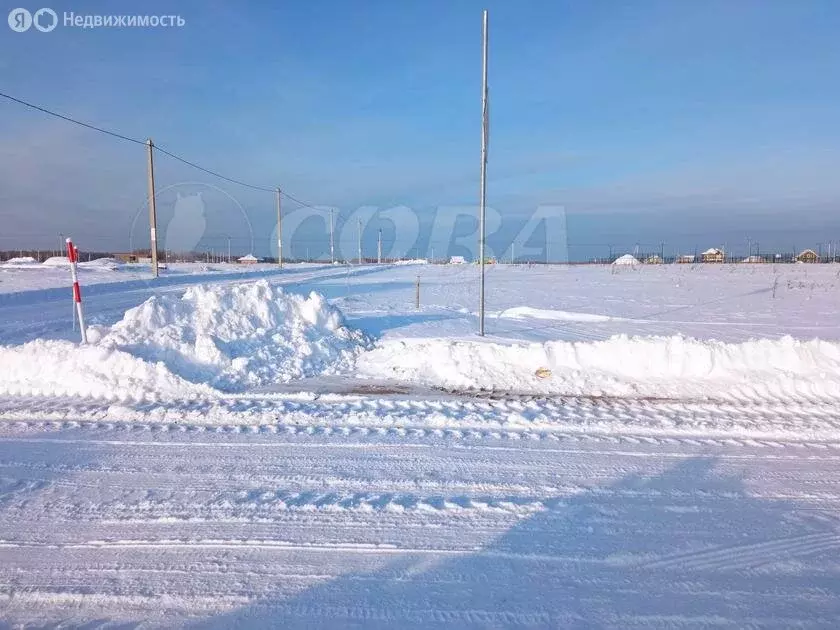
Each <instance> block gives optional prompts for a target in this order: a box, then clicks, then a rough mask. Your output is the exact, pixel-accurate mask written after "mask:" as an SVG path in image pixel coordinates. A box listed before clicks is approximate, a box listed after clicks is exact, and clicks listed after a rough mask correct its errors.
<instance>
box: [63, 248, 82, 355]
mask: <svg viewBox="0 0 840 630" xmlns="http://www.w3.org/2000/svg"><path fill="white" fill-rule="evenodd" d="M67 258H68V259H69V260H70V273H71V274H72V275H73V302H75V303H76V314H77V315H78V316H79V330H81V332H82V343H87V331H86V330H85V318H84V316H83V315H82V291H81V290H80V289H79V275H78V273H77V272H76V263H77V262H78V261H79V250H78V249H76V247H75V246H74V245H73V241H72V240H71V239H70V238H69V237H68V239H67Z"/></svg>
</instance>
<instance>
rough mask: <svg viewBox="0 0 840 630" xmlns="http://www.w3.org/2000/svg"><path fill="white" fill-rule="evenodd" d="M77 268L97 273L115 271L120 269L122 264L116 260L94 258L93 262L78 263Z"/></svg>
mask: <svg viewBox="0 0 840 630" xmlns="http://www.w3.org/2000/svg"><path fill="white" fill-rule="evenodd" d="M79 267H82V268H83V269H95V270H97V271H116V270H117V269H119V268H120V267H122V263H121V262H120V261H119V260H117V259H116V258H96V259H95V260H90V261H87V262H80V263H79Z"/></svg>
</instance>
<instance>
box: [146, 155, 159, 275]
mask: <svg viewBox="0 0 840 630" xmlns="http://www.w3.org/2000/svg"><path fill="white" fill-rule="evenodd" d="M154 150H155V145H154V144H153V143H152V139H151V138H149V139H148V140H146V153H147V157H148V172H149V233H150V235H151V238H150V248H151V253H152V275H153V277H155V278H157V277H158V255H157V207H156V205H155V157H154Z"/></svg>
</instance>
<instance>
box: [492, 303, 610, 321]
mask: <svg viewBox="0 0 840 630" xmlns="http://www.w3.org/2000/svg"><path fill="white" fill-rule="evenodd" d="M496 317H498V318H501V319H546V320H552V321H559V322H609V321H613V320H616V319H620V318H617V317H608V316H606V315H594V314H591V313H573V312H569V311H557V310H554V309H544V308H531V307H530V306H515V307H513V308H509V309H507V310H504V311H501V312H499V313H496Z"/></svg>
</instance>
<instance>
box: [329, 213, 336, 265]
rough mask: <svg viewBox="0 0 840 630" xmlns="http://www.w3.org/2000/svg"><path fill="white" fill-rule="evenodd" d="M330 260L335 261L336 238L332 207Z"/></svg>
mask: <svg viewBox="0 0 840 630" xmlns="http://www.w3.org/2000/svg"><path fill="white" fill-rule="evenodd" d="M330 262H331V263H335V240H334V239H333V211H332V208H330Z"/></svg>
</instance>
